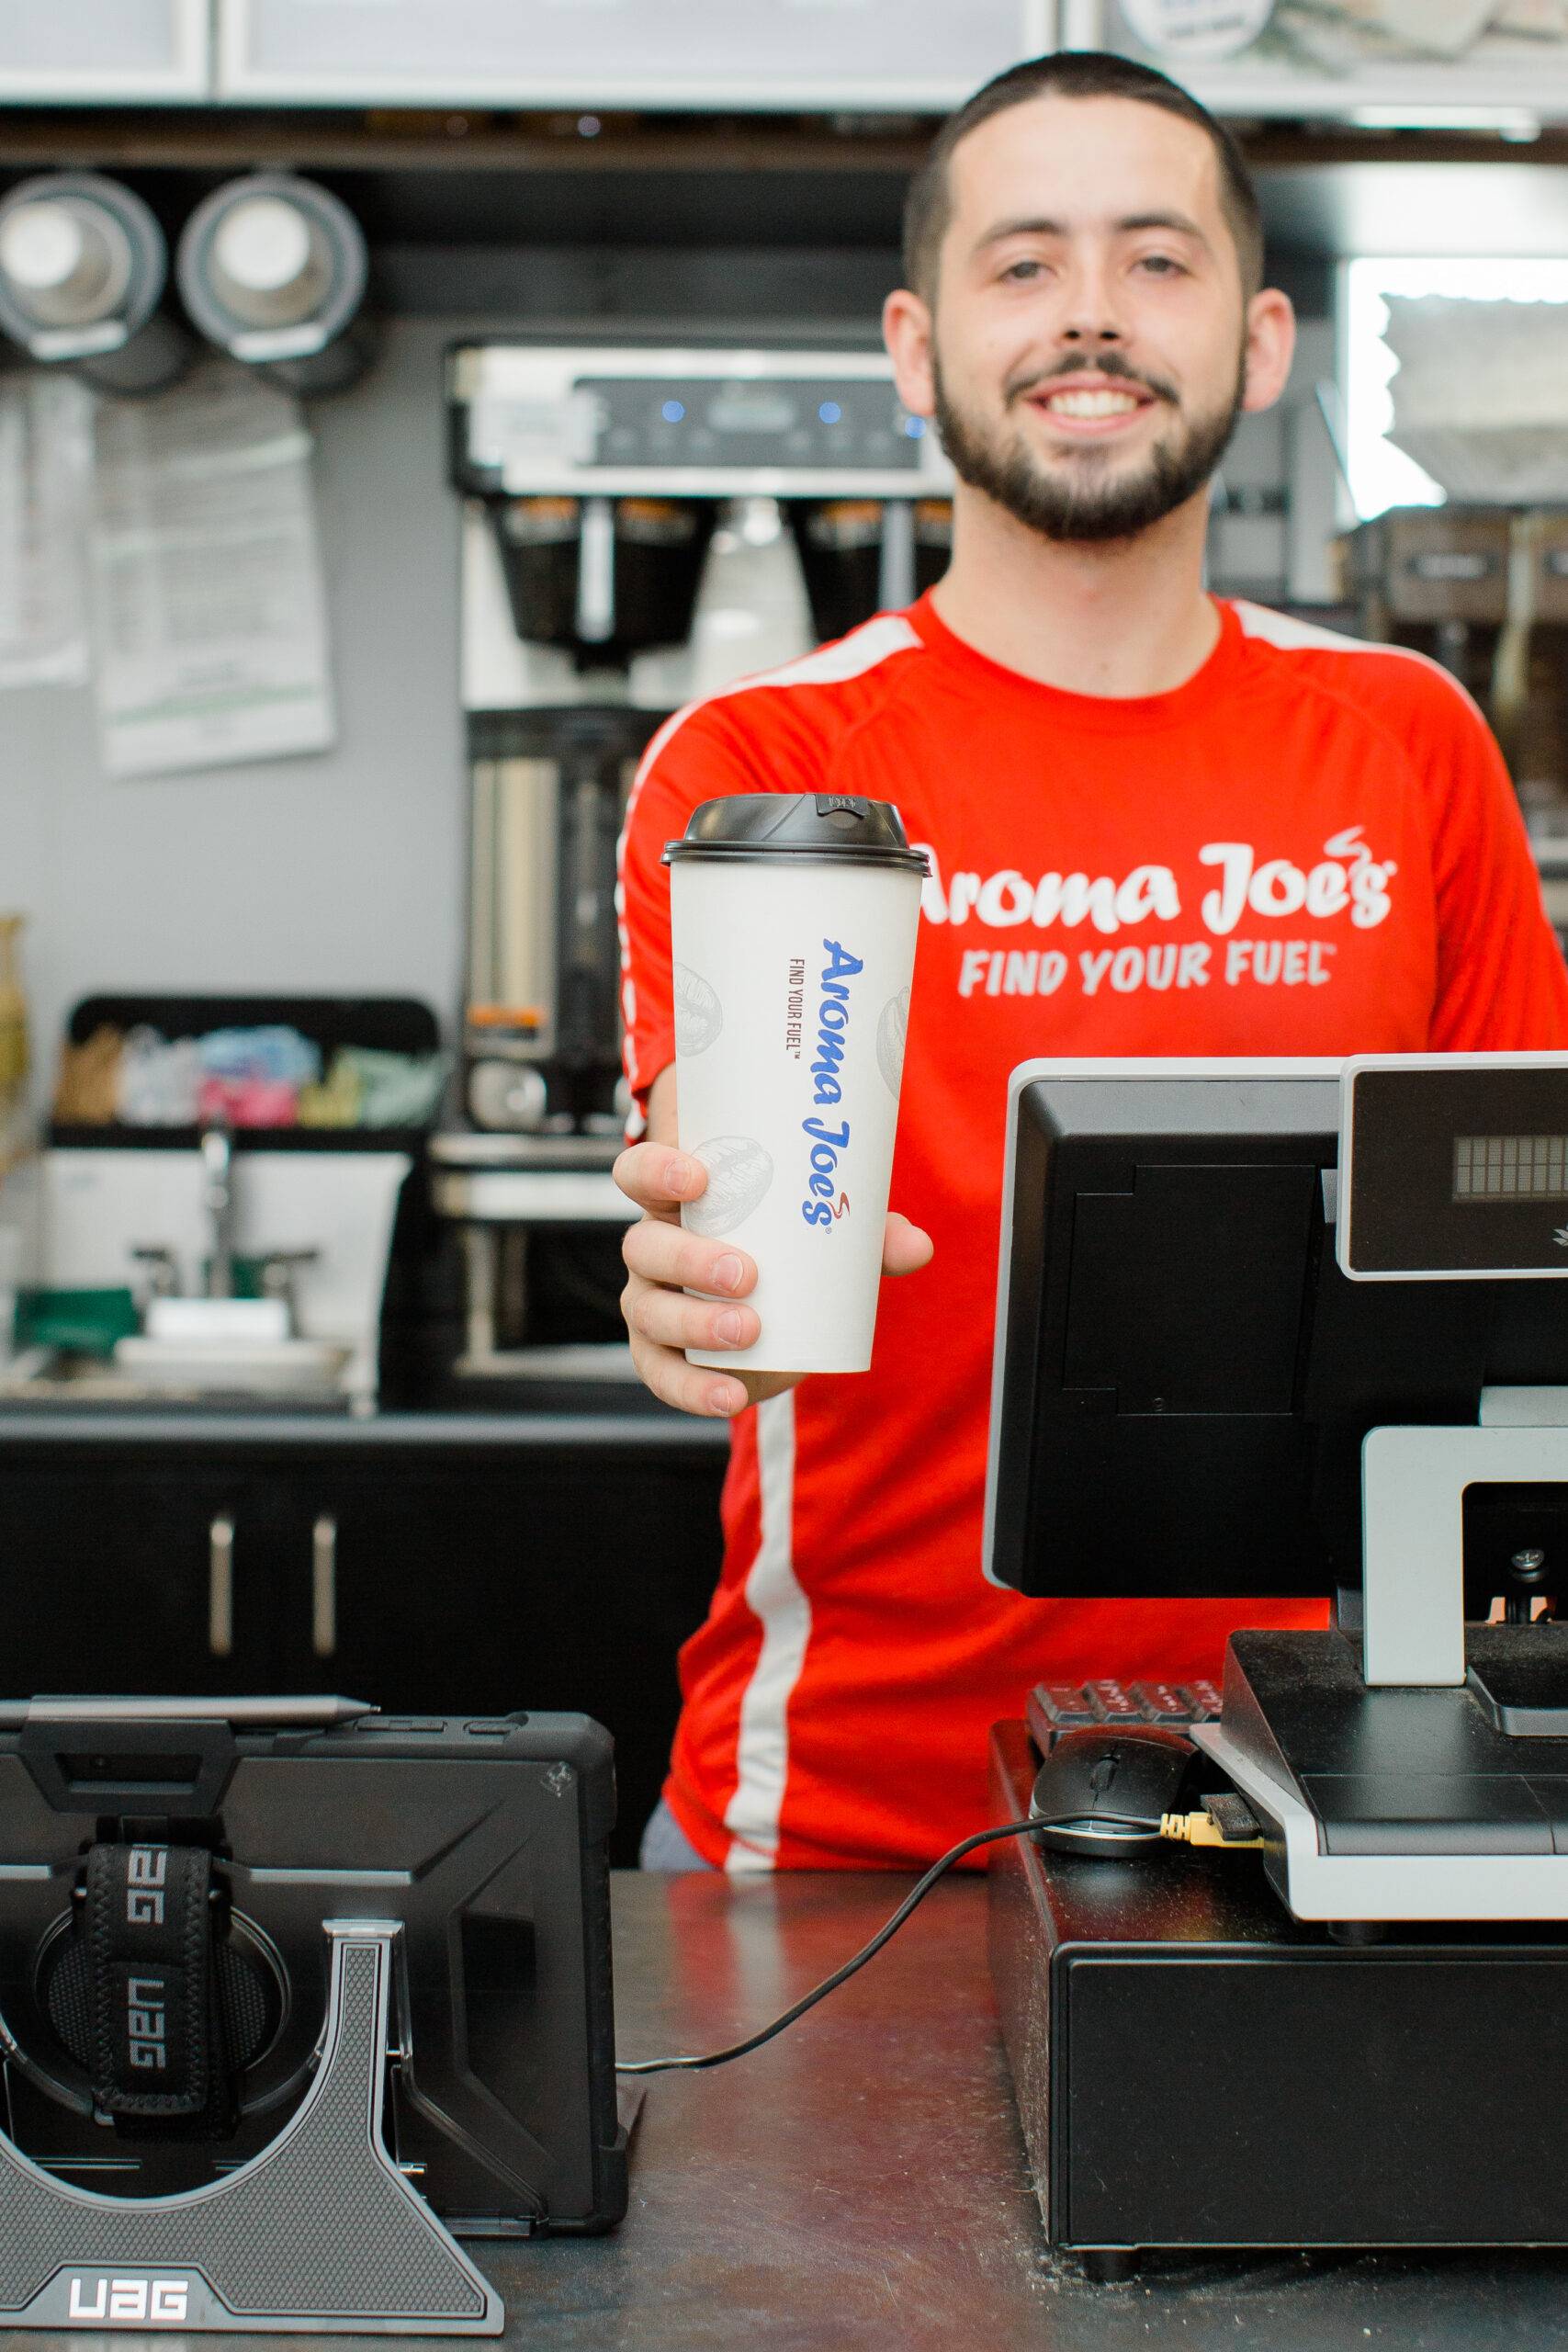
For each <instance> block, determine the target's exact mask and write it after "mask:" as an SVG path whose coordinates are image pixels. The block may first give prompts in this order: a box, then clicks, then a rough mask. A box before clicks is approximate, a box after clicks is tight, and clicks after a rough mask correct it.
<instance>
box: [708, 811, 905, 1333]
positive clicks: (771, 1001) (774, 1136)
mask: <svg viewBox="0 0 1568 2352" xmlns="http://www.w3.org/2000/svg"><path fill="white" fill-rule="evenodd" d="M665 857H666V862H667V863H668V864H669V865H670V869H671V875H670V883H671V930H672V946H673V960H674V984H675V1092H676V1111H677V1121H678V1128H679V1137H680V1146H681V1149H682V1151H684V1152H687V1153H689V1154H690V1155H691V1157H692V1158H694V1159H700V1160H701V1161H702V1163H703V1165H704V1166H705V1168H706V1170H707V1171H708V1182H707V1190H706V1191H705V1193H703V1195H702V1197H701V1199H700V1200H696V1201H691V1202H688V1203H687V1204H685V1206H684V1207H683V1208H682V1213H681V1216H682V1224H683V1225H684V1226H685V1227H686V1229H687V1231H688V1232H691V1233H700V1234H701V1235H703V1236H704V1238H706V1239H709V1240H724V1241H734V1242H735V1243H736V1244H737V1245H738V1246H739V1248H740V1249H742V1250H746V1251H747V1252H748V1253H749V1254H750V1256H751V1257H752V1258H754V1259H755V1260H756V1262H757V1284H756V1288H755V1289H754V1290H753V1291H751V1292H750V1293H749V1294H748V1302H747V1303H748V1304H749V1305H750V1306H754V1307H755V1309H756V1311H757V1314H758V1316H759V1317H760V1318H761V1333H760V1335H759V1337H758V1339H757V1340H756V1342H755V1343H754V1345H753V1346H751V1347H750V1348H723V1349H712V1350H708V1349H702V1348H688V1349H687V1351H686V1360H687V1362H688V1363H694V1364H708V1365H713V1366H716V1367H717V1368H719V1369H722V1370H724V1371H732V1372H788V1373H805V1372H864V1371H865V1370H866V1369H867V1368H868V1366H869V1365H870V1363H871V1349H872V1340H873V1336H874V1331H875V1328H876V1302H877V1295H878V1292H879V1288H880V1284H881V1275H882V1244H883V1231H884V1227H885V1224H886V1215H887V1193H888V1184H889V1182H890V1179H891V1175H892V1169H893V1138H894V1130H895V1127H896V1125H897V1115H898V1089H899V1083H900V1080H901V1079H902V1075H903V1064H904V1033H905V1027H906V1024H907V1023H908V1012H909V990H910V983H911V980H912V978H913V975H914V964H915V942H916V937H917V933H918V930H919V910H920V882H921V879H922V876H923V875H924V873H925V871H926V861H925V858H924V856H923V854H921V853H919V851H915V850H911V849H910V848H909V846H908V840H907V838H906V836H905V833H904V828H903V825H902V823H901V822H900V820H899V818H898V813H897V809H892V808H891V807H889V806H888V804H887V803H886V802H885V801H874V800H862V799H857V798H852V797H847V796H844V795H840V794H827V793H824V794H811V793H805V794H799V795H785V794H772V793H769V794H755V795H744V796H738V797H734V798H731V799H728V800H712V801H706V802H705V803H704V805H703V806H702V807H701V808H700V809H697V810H696V811H695V813H694V816H693V818H692V821H691V824H690V826H689V827H688V828H687V831H686V834H685V836H684V838H683V839H682V841H680V842H671V845H670V847H669V849H668V850H667V851H666V853H665Z"/></svg>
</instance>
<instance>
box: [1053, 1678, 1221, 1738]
mask: <svg viewBox="0 0 1568 2352" xmlns="http://www.w3.org/2000/svg"><path fill="white" fill-rule="evenodd" d="M1219 1712H1220V1694H1219V1691H1218V1689H1217V1688H1216V1686H1215V1685H1214V1684H1213V1682H1134V1683H1132V1684H1130V1685H1126V1686H1123V1685H1122V1683H1120V1682H1116V1681H1113V1680H1111V1679H1106V1680H1104V1681H1100V1682H1084V1683H1077V1682H1037V1683H1036V1684H1035V1686H1034V1688H1033V1690H1032V1691H1031V1692H1030V1694H1029V1730H1030V1736H1032V1739H1033V1741H1034V1745H1035V1747H1038V1748H1039V1750H1040V1752H1041V1754H1042V1755H1043V1754H1044V1753H1045V1751H1046V1749H1047V1748H1048V1747H1050V1746H1051V1744H1052V1742H1053V1741H1054V1740H1055V1736H1056V1734H1057V1733H1058V1732H1063V1731H1085V1730H1090V1729H1093V1728H1094V1727H1096V1726H1097V1725H1099V1724H1168V1726H1169V1727H1170V1728H1171V1729H1172V1730H1173V1731H1185V1730H1187V1729H1188V1728H1189V1727H1190V1725H1191V1724H1206V1723H1208V1722H1210V1721H1211V1720H1212V1718H1213V1716H1215V1715H1217V1714H1218V1713H1219Z"/></svg>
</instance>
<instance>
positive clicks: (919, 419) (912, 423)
mask: <svg viewBox="0 0 1568 2352" xmlns="http://www.w3.org/2000/svg"><path fill="white" fill-rule="evenodd" d="M904 430H905V432H906V433H907V434H908V436H909V438H910V440H911V441H923V440H924V438H925V432H926V420H925V418H924V417H923V416H907V417H906V418H905V419H904Z"/></svg>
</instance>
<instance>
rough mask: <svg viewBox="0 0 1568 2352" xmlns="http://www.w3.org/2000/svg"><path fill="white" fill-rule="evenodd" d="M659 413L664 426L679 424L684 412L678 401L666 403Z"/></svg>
mask: <svg viewBox="0 0 1568 2352" xmlns="http://www.w3.org/2000/svg"><path fill="white" fill-rule="evenodd" d="M659 413H660V416H661V417H662V418H663V419H664V422H665V424H680V422H681V419H682V417H683V416H684V415H685V413H686V412H685V410H684V408H683V407H682V404H681V402H680V401H665V403H664V406H663V407H662V408H661V409H660V412H659Z"/></svg>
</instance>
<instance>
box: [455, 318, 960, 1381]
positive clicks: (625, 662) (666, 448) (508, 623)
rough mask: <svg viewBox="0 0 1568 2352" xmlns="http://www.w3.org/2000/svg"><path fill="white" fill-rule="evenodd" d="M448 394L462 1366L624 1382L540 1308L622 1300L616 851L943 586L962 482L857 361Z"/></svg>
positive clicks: (785, 353)
mask: <svg viewBox="0 0 1568 2352" xmlns="http://www.w3.org/2000/svg"><path fill="white" fill-rule="evenodd" d="M448 395H449V410H450V425H451V452H452V478H453V481H454V484H455V487H456V488H457V491H458V492H459V494H460V495H461V498H462V501H463V508H462V574H461V579H462V586H461V664H462V697H463V707H464V710H465V713H466V718H467V729H468V772H469V803H468V809H469V824H468V958H467V974H466V1001H465V1007H464V1016H463V1073H462V1111H463V1120H464V1124H463V1125H462V1127H461V1129H459V1130H455V1131H453V1132H450V1133H448V1134H446V1135H444V1136H440V1137H438V1138H437V1139H436V1141H435V1144H434V1151H433V1159H434V1198H435V1204H436V1206H437V1208H438V1210H440V1212H441V1213H442V1214H443V1215H445V1216H449V1217H452V1218H455V1219H456V1220H457V1221H458V1222H459V1223H460V1224H461V1226H462V1227H463V1232H464V1242H465V1251H466V1265H467V1272H468V1332H467V1347H466V1351H465V1353H464V1356H463V1358H462V1359H461V1361H460V1363H459V1365H458V1370H459V1372H463V1373H468V1374H492V1375H493V1374H528V1373H533V1374H543V1373H554V1374H567V1375H579V1374H599V1375H601V1376H604V1375H611V1376H614V1375H615V1374H619V1373H622V1372H624V1370H625V1354H624V1351H623V1350H622V1349H620V1348H619V1347H618V1346H612V1345H605V1344H604V1343H603V1341H602V1340H601V1341H600V1342H598V1343H597V1344H595V1343H592V1342H590V1343H588V1344H586V1345H585V1344H584V1343H582V1342H581V1340H572V1339H570V1338H568V1339H567V1340H565V1341H564V1342H563V1343H558V1344H555V1345H551V1344H549V1341H550V1340H551V1339H552V1338H554V1337H555V1329H552V1327H551V1324H550V1321H549V1318H548V1317H547V1316H543V1315H542V1313H541V1308H542V1306H543V1303H544V1302H545V1300H546V1298H547V1295H549V1293H550V1292H551V1288H552V1283H557V1281H558V1279H561V1280H564V1283H565V1287H566V1289H567V1290H568V1291H570V1292H572V1293H573V1294H574V1295H576V1296H577V1297H578V1298H579V1299H580V1300H583V1299H586V1298H587V1297H588V1295H589V1294H590V1293H592V1292H594V1291H595V1290H597V1292H598V1293H599V1294H600V1295H602V1297H603V1298H604V1300H606V1301H608V1302H610V1306H611V1311H612V1312H613V1301H614V1298H615V1295H616V1294H617V1293H618V1291H619V1288H620V1283H621V1274H620V1268H619V1254H618V1253H619V1243H620V1234H621V1229H622V1228H623V1227H624V1226H625V1224H626V1220H627V1219H628V1218H629V1216H631V1214H632V1212H631V1209H630V1205H629V1204H628V1203H627V1202H626V1198H625V1196H624V1195H623V1194H622V1193H619V1192H618V1191H617V1190H616V1188H615V1183H614V1181H613V1179H612V1177H611V1175H610V1172H609V1170H610V1167H611V1163H612V1162H613V1160H614V1159H615V1155H616V1153H617V1151H618V1150H619V1148H620V1145H621V1138H622V1135H623V1131H624V1124H625V1117H626V1107H627V1105H626V1091H625V1085H624V1080H622V1076H621V1047H620V1040H621V1004H620V988H621V982H620V945H619V937H618V933H617V927H616V911H615V851H616V843H617V841H618V838H619V835H620V831H621V828H622V824H623V821H624V819H625V814H626V802H627V798H628V797H629V794H630V791H631V787H632V784H633V782H634V780H635V777H636V775H637V767H638V765H639V763H640V762H641V760H642V758H643V755H644V753H645V752H646V751H647V749H648V746H649V742H650V741H651V740H652V738H653V736H654V735H655V734H656V733H657V731H658V729H659V728H660V726H661V725H662V723H663V721H664V720H665V719H666V718H668V717H669V716H670V715H671V712H673V711H675V710H677V709H679V708H681V707H683V706H684V705H685V704H686V703H688V702H691V701H693V700H695V699H699V698H700V697H702V696H704V695H710V694H715V693H718V692H720V691H721V690H722V689H723V688H725V687H726V686H728V685H729V684H732V683H733V682H734V681H736V680H737V679H739V678H741V677H745V676H748V675H750V674H754V673H758V672H761V671H768V670H773V669H777V668H779V667H782V666H783V665H784V663H786V662H791V661H794V660H795V659H797V658H798V657H799V656H801V655H803V654H806V653H807V652H809V651H810V650H812V648H813V647H815V646H817V645H818V644H820V643H822V642H823V641H824V640H826V639H832V638H836V637H840V636H842V635H843V634H844V633H845V632H846V631H847V630H849V629H852V628H855V627H856V626H858V624H859V623H860V622H862V621H863V620H866V619H868V618H869V617H870V616H871V615H872V614H874V613H875V612H878V611H881V610H885V609H887V608H889V607H897V606H899V605H907V604H908V603H909V602H910V601H911V600H912V599H913V598H914V597H915V596H916V595H918V594H919V593H920V592H921V590H923V589H924V588H926V587H928V586H930V585H931V582H933V581H935V580H936V579H938V578H939V577H940V576H941V574H942V571H944V570H945V568H946V563H947V556H948V549H949V547H950V545H951V537H952V518H951V504H950V501H949V496H948V492H949V487H950V482H951V476H950V474H949V472H948V469H947V465H946V461H945V459H944V458H943V457H942V452H941V450H940V448H939V447H938V445H937V442H936V439H935V436H934V435H933V434H932V433H931V431H930V430H929V429H928V427H927V424H926V422H925V420H924V419H923V418H920V417H916V416H911V415H909V414H908V413H907V412H906V411H905V410H904V408H903V407H902V406H901V404H900V403H899V401H898V398H897V393H896V391H895V390H894V388H893V382H892V372H891V368H890V366H889V363H888V361H887V358H886V355H885V354H883V353H882V352H881V351H880V350H879V349H872V348H869V347H867V346H866V345H864V344H863V343H862V344H858V345H852V344H848V343H846V344H845V345H841V346H839V347H829V346H827V345H824V344H822V343H819V342H818V343H812V344H810V345H805V344H802V345H784V344H778V345H773V346H771V347H762V346H761V345H756V344H750V345H746V346H745V347H739V346H737V345H733V344H728V343H725V344H720V343H714V342H699V341H690V342H687V343H683V344H682V345H680V346H678V347H676V346H665V345H657V346H656V345H637V344H632V343H629V342H619V343H615V344H609V343H603V342H600V343H594V342H589V341H583V342H570V343H568V342H559V341H558V342H553V343H538V344H525V343H519V342H515V341H509V342H504V343H502V342H487V343H473V344H467V345H460V346H458V347H457V348H456V349H454V350H453V352H452V353H451V354H450V356H449V364H448ZM542 1227H548V1228H550V1240H549V1243H548V1245H547V1246H545V1247H541V1246H539V1245H540V1241H541V1238H542V1237H541V1236H540V1235H539V1234H538V1233H537V1232H536V1228H542ZM595 1228H596V1230H595ZM531 1237H532V1238H531ZM603 1319H604V1318H603V1316H602V1317H601V1321H603ZM555 1328H556V1329H560V1328H566V1329H570V1315H569V1317H568V1318H567V1323H566V1325H565V1326H564V1327H562V1326H560V1325H557V1326H556V1327H555ZM541 1338H542V1339H543V1341H544V1343H543V1344H541Z"/></svg>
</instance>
